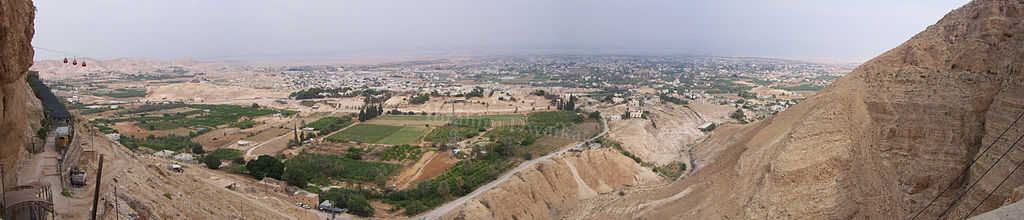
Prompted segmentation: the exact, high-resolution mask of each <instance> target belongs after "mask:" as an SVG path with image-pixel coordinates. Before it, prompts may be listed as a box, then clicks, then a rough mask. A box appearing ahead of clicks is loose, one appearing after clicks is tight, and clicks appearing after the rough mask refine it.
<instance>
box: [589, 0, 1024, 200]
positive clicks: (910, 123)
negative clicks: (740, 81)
mask: <svg viewBox="0 0 1024 220" xmlns="http://www.w3.org/2000/svg"><path fill="white" fill-rule="evenodd" d="M1022 38H1024V1H1019V0H975V1H972V2H970V3H968V4H967V5H965V6H963V7H961V8H959V9H956V10H954V11H952V12H950V13H949V14H948V15H946V16H945V17H943V18H942V19H941V20H939V21H938V22H937V23H936V24H934V25H932V26H929V27H928V28H927V29H926V30H924V31H923V32H921V33H919V34H917V35H915V36H914V37H913V38H911V39H910V40H908V41H906V42H905V43H903V44H902V45H900V46H898V47H896V48H894V49H892V50H889V51H888V52H886V53H884V54H882V55H880V56H878V57H876V58H874V59H872V60H870V61H868V62H866V63H864V64H863V65H861V66H860V67H858V68H857V69H856V70H854V71H853V72H851V73H850V74H847V75H846V76H844V77H842V78H841V79H839V80H837V81H836V82H835V83H833V84H832V85H830V86H828V87H827V88H825V89H824V90H822V91H821V92H820V93H818V94H817V95H815V96H814V97H812V98H809V99H807V100H806V101H805V102H803V103H801V104H799V105H796V106H794V107H792V108H790V109H788V110H786V111H784V112H782V113H779V114H778V115H776V116H774V117H772V118H768V119H766V120H763V121H760V122H757V123H752V124H749V125H744V126H738V127H731V128H722V129H720V130H716V131H715V133H714V134H713V135H712V136H713V137H712V138H711V139H710V140H708V141H707V142H705V143H704V144H702V145H700V146H697V147H696V148H695V149H694V150H693V154H694V155H693V156H694V159H695V166H696V167H697V170H696V171H695V173H694V174H693V175H692V176H689V177H688V178H686V179H684V180H682V181H679V182H677V183H674V184H670V185H668V186H666V187H663V188H661V189H659V190H650V191H646V192H642V193H636V194H631V195H627V197H628V198H625V199H617V200H614V201H610V202H609V204H607V205H603V206H599V207H615V208H609V209H601V210H581V211H580V212H581V213H585V214H582V215H581V216H585V217H586V218H614V219H619V218H635V217H645V218H649V219H675V218H684V219H686V218H693V217H702V218H712V219H715V218H741V219H747V218H757V219H762V218H768V219H777V218H827V219H848V218H873V219H879V218H881V219H889V218H894V217H895V218H909V217H911V216H913V215H915V214H917V213H918V212H919V211H921V210H922V209H923V208H924V207H925V206H926V204H928V203H929V201H931V200H932V199H933V198H935V197H936V195H938V194H939V192H941V191H942V189H943V188H945V187H946V186H947V184H949V183H950V182H954V181H953V180H954V177H956V176H957V174H958V173H959V172H960V171H961V170H963V169H964V168H966V167H967V166H968V164H970V162H971V160H972V158H974V157H980V158H981V159H980V160H979V161H978V163H976V164H974V165H973V166H971V167H970V169H969V170H970V171H969V172H968V176H969V178H967V180H960V181H956V182H955V184H954V185H953V188H952V189H951V190H950V192H947V193H946V194H944V195H942V196H941V197H939V199H938V201H936V202H935V203H934V204H932V205H931V206H930V207H929V208H928V209H927V210H925V211H924V213H923V215H922V216H924V217H926V218H935V217H936V216H939V215H940V213H942V211H943V209H945V208H946V207H948V206H950V204H951V203H952V200H953V198H954V197H956V195H957V194H959V193H963V192H964V191H965V190H967V188H968V184H969V183H973V182H975V181H976V180H978V179H979V178H980V176H981V174H982V173H983V172H984V170H985V169H986V168H988V167H989V166H990V165H992V164H993V163H995V162H996V160H997V158H998V157H999V156H1000V155H1001V154H1003V152H1005V151H1006V150H1007V149H1008V148H1010V147H1011V144H1012V143H1013V142H1014V140H1016V139H1017V138H1018V137H1020V136H1021V135H1022V133H1024V122H1019V123H1018V124H1016V125H1014V126H1013V127H1012V128H1010V129H1009V131H1008V132H1007V134H1006V135H1005V136H1003V137H1002V138H1000V140H998V141H996V138H997V137H999V135H1000V133H1002V132H1003V131H1004V130H1005V129H1007V127H1010V124H1011V123H1012V122H1013V121H1014V119H1015V118H1017V116H1018V115H1020V114H1021V112H1024V40H1022ZM993 141H996V142H995V144H994V146H993V147H992V149H991V150H989V151H988V152H986V153H985V154H983V155H980V154H981V151H982V150H983V149H984V148H985V147H987V146H988V145H989V144H991V143H993ZM1020 147H1024V146H1019V145H1018V146H1017V148H1018V149H1016V150H1012V151H1010V153H1009V155H1007V156H1006V157H1005V158H1003V159H1002V160H1001V161H999V162H998V163H996V165H995V168H994V169H992V171H991V172H989V173H988V175H986V176H985V177H984V178H982V179H981V180H980V183H979V184H978V186H977V187H975V188H974V189H972V190H970V191H969V192H967V194H966V195H967V196H965V198H964V199H963V201H961V202H959V203H957V204H956V205H954V206H953V208H952V209H951V210H952V211H950V213H949V214H948V216H947V217H950V218H962V217H964V215H966V214H967V212H968V211H969V210H970V209H972V208H973V207H974V206H975V205H977V204H978V202H979V201H981V200H982V198H983V197H985V195H986V194H988V193H989V192H991V191H992V190H993V189H995V188H996V185H997V184H999V182H1000V181H1001V180H1002V179H1003V178H1004V177H1006V176H1007V175H1009V172H1010V170H1012V169H1013V168H1014V167H1015V166H1016V165H1017V163H1018V162H1019V161H1021V160H1024V150H1021V149H1024V148H1020ZM1021 184H1024V171H1017V173H1016V174H1014V175H1011V176H1010V177H1009V179H1008V180H1007V182H1006V183H1004V184H1003V186H1002V187H1000V188H998V189H995V193H994V194H993V196H992V197H993V198H989V199H988V200H986V202H985V204H983V205H982V206H981V208H980V209H979V211H977V212H975V213H974V215H977V214H978V213H981V212H984V211H986V210H991V209H994V208H996V207H998V206H999V205H1001V204H1003V202H1004V201H1005V200H1006V198H1007V197H1008V196H1010V194H1011V191H1012V190H1013V189H1014V188H1016V187H1017V186H1020V185H1021ZM682 192H688V193H682ZM680 194H682V195H680Z"/></svg>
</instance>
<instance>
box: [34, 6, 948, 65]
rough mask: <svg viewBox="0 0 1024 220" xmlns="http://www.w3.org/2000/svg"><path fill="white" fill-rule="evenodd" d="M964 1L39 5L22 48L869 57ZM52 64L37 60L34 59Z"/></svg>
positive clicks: (232, 53)
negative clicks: (26, 44)
mask: <svg viewBox="0 0 1024 220" xmlns="http://www.w3.org/2000/svg"><path fill="white" fill-rule="evenodd" d="M966 2H967V1H966V0H900V1H892V0H862V1H854V0H835V1H810V0H808V1H798V0H781V1H764V0H709V1H667V0H640V1H635V0H631V1H604V0H501V1H497V0H442V1H426V0H410V1H390V0H365V1H364V0H359V1H347V0H323V1H320V0H316V1H312V0H311V1H301V0H299V1H283V0H237V1H235V0H90V1H81V0H37V1H35V4H36V8H37V13H36V22H35V25H36V35H35V38H34V40H33V42H32V43H33V45H35V46H38V47H43V48H47V49H55V50H61V51H69V52H72V53H77V54H80V55H86V56H91V57H94V58H100V59H112V58H119V57H147V58H155V59H178V58H182V57H194V58H197V59H201V60H221V59H247V58H251V57H261V56H309V55H325V54H328V55H329V54H361V53H367V54H379V53H393V54H403V53H417V52H423V51H431V52H438V51H485V52H487V53H495V54H500V53H506V52H509V53H511V52H519V53H522V52H523V51H534V50H536V51H548V52H550V51H564V52H566V53H573V52H578V53H594V52H615V53H632V54H666V53H669V54H695V55H751V56H808V57H845V58H870V57H874V56H876V55H878V54H880V53H882V52H884V51H886V50H888V49H890V48H892V47H895V46H897V45H899V44H900V43H902V42H903V41H905V40H906V39H908V38H910V37H911V36H913V35H914V34H916V33H917V32H920V31H921V30H924V28H925V27H927V26H928V25H931V24H933V23H935V21H937V20H938V19H939V18H941V17H942V16H943V15H944V14H946V13H948V12H949V11H951V10H953V9H955V8H958V7H960V6H961V5H963V4H965V3H966ZM62 56H63V55H62V54H57V53H53V52H48V51H45V50H36V59H58V58H61V57H62Z"/></svg>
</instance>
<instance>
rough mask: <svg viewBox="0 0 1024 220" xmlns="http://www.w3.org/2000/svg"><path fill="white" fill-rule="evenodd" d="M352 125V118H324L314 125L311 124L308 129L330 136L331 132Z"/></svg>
mask: <svg viewBox="0 0 1024 220" xmlns="http://www.w3.org/2000/svg"><path fill="white" fill-rule="evenodd" d="M350 124H352V118H349V117H348V116H343V117H324V118H321V119H320V120H316V121H314V122H313V123H309V124H307V125H306V127H310V128H313V129H316V130H317V132H319V133H320V134H330V133H331V132H334V131H337V130H338V129H342V128H344V127H345V126H348V125H350Z"/></svg>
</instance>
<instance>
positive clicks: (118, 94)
mask: <svg viewBox="0 0 1024 220" xmlns="http://www.w3.org/2000/svg"><path fill="white" fill-rule="evenodd" d="M92 95H94V96H106V97H111V98H138V97H146V90H142V89H114V91H110V92H97V93H93V94H92Z"/></svg>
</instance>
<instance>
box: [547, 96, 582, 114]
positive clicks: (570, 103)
mask: <svg viewBox="0 0 1024 220" xmlns="http://www.w3.org/2000/svg"><path fill="white" fill-rule="evenodd" d="M552 101H553V102H557V103H556V105H557V106H558V110H566V111H573V110H576V101H578V100H577V98H576V96H573V95H569V100H563V99H557V100H552Z"/></svg>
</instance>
